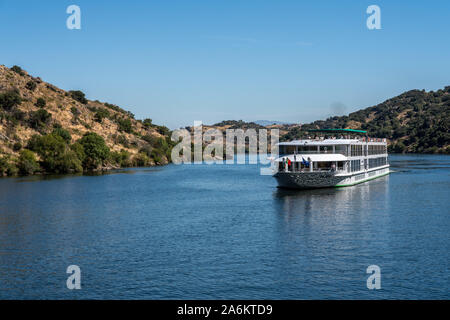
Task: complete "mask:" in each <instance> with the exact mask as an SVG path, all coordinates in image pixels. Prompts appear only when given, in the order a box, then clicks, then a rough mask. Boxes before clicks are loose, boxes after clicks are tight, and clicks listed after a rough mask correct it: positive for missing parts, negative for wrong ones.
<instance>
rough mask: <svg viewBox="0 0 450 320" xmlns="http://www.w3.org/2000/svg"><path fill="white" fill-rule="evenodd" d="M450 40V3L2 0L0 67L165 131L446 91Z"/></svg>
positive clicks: (320, 112) (317, 114) (306, 116)
mask: <svg viewBox="0 0 450 320" xmlns="http://www.w3.org/2000/svg"><path fill="white" fill-rule="evenodd" d="M71 4H76V5H78V6H80V8H81V13H82V17H81V21H82V22H81V24H82V25H81V27H82V28H81V30H68V29H67V28H66V19H67V17H68V16H69V15H68V14H66V8H67V7H68V6H69V5H71ZM371 4H376V5H378V6H379V7H380V8H381V26H382V29H381V30H368V29H367V27H366V19H367V17H368V14H366V8H367V7H368V6H369V5H371ZM449 34H450V2H449V1H378V0H373V1H355V0H353V1H351V0H341V1H300V0H295V1H292V0H290V1H288V0H277V1H265V0H258V1H256V0H255V1H249V0H238V1H237V0H227V1H216V0H208V1H198V0H188V1H187V0H182V1H181V0H180V1H171V0H160V1H137V0H129V1H93V0H89V1H87V0H86V1H85V0H72V1H64V0H58V1H21V0H3V1H2V0H0V37H1V44H0V64H4V65H6V66H8V67H10V66H12V65H15V64H17V65H20V66H22V67H23V68H24V69H26V70H27V71H28V72H30V73H31V74H32V75H35V76H40V77H41V78H42V79H43V80H45V81H48V82H50V83H53V84H55V85H57V86H59V87H61V88H63V89H66V90H70V89H80V90H82V91H84V92H85V93H86V95H87V97H88V98H89V99H98V100H101V101H107V102H110V103H114V104H117V105H120V106H121V107H123V108H125V109H127V110H130V111H132V112H133V113H135V115H136V117H137V118H145V117H150V118H152V119H153V120H154V122H155V123H159V124H165V125H167V126H169V127H170V128H172V129H173V128H177V127H180V126H186V125H193V121H194V120H202V121H203V122H204V123H215V122H218V121H221V120H228V119H236V120H238V119H243V120H247V121H249V120H259V119H267V120H280V121H289V122H309V121H313V120H317V119H324V118H326V117H328V116H330V115H334V114H347V113H349V112H352V111H355V110H358V109H361V108H365V107H368V106H371V105H375V104H377V103H380V102H382V101H384V100H386V99H388V98H390V97H392V96H395V95H397V94H400V93H402V92H403V91H406V90H410V89H426V90H437V89H440V88H443V87H444V86H446V85H450V81H449V80H450V79H449V75H450V41H449Z"/></svg>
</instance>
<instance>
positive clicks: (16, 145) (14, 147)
mask: <svg viewBox="0 0 450 320" xmlns="http://www.w3.org/2000/svg"><path fill="white" fill-rule="evenodd" d="M20 149H22V144H21V143H20V142H16V143H14V145H13V150H14V151H19V150H20Z"/></svg>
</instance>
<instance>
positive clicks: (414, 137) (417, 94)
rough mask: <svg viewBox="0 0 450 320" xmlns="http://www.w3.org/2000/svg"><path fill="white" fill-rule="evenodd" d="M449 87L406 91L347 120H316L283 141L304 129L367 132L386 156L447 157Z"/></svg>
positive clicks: (449, 147) (291, 131)
mask: <svg viewBox="0 0 450 320" xmlns="http://www.w3.org/2000/svg"><path fill="white" fill-rule="evenodd" d="M449 125H450V86H447V87H445V88H444V89H441V90H437V91H430V92H426V91H425V90H410V91H407V92H405V93H402V94H401V95H399V96H396V97H394V98H391V99H389V100H386V101H384V102H383V103H380V104H378V105H376V106H373V107H369V108H366V109H362V110H359V111H356V112H353V113H350V114H349V115H348V116H336V117H331V118H328V119H326V120H318V121H314V122H313V123H309V124H304V125H302V126H301V128H300V127H293V128H290V129H288V132H287V133H286V134H285V135H284V136H283V137H282V139H283V140H292V139H295V138H299V137H301V136H302V135H304V132H303V131H302V130H304V129H325V128H348V129H363V130H367V131H368V134H369V136H372V137H379V138H387V139H388V142H389V151H390V152H398V153H400V152H411V153H447V154H450V130H449Z"/></svg>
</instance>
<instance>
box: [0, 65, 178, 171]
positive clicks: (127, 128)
mask: <svg viewBox="0 0 450 320" xmlns="http://www.w3.org/2000/svg"><path fill="white" fill-rule="evenodd" d="M169 134H170V131H169V129H167V128H166V127H164V126H158V125H154V124H152V121H151V119H146V120H144V121H141V120H136V119H134V115H133V114H132V113H131V112H128V111H125V110H124V109H122V108H120V107H118V106H116V105H113V104H110V103H106V102H100V101H97V100H96V101H91V100H87V99H86V98H85V96H84V93H83V92H81V91H65V90H62V89H60V88H58V87H56V86H54V85H52V84H50V83H47V82H45V81H43V80H42V79H40V78H39V77H33V76H31V75H29V74H28V73H27V72H26V71H24V70H22V69H21V68H20V67H17V66H14V67H12V68H11V69H9V68H7V67H5V66H2V65H0V176H1V175H5V174H7V175H14V174H17V173H21V174H34V173H68V172H80V171H86V170H104V169H108V168H117V167H128V166H144V165H145V166H146V165H157V164H165V163H168V162H169V161H170V157H169V154H170V148H171V142H170V139H169Z"/></svg>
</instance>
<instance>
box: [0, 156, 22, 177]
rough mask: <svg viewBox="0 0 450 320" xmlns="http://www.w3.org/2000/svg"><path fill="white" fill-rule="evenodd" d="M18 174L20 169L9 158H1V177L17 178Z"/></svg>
mask: <svg viewBox="0 0 450 320" xmlns="http://www.w3.org/2000/svg"><path fill="white" fill-rule="evenodd" d="M18 172H19V169H17V166H16V164H15V163H14V162H13V161H11V159H10V157H9V156H4V157H0V176H4V175H7V176H15V175H17V173H18Z"/></svg>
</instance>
